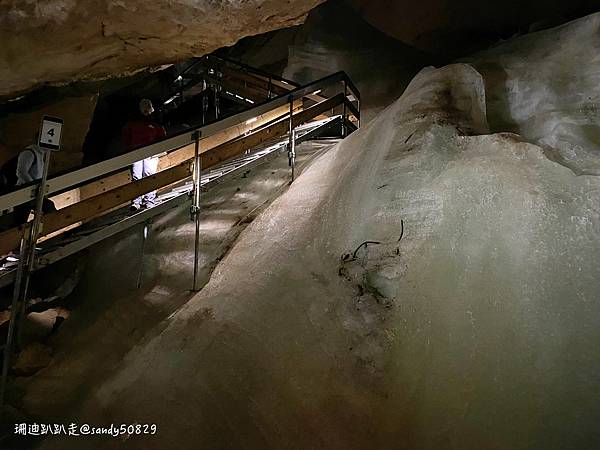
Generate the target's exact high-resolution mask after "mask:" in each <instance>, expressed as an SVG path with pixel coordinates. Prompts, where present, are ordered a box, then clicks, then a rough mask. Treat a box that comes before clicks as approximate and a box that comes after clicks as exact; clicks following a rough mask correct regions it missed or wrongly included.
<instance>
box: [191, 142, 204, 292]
mask: <svg viewBox="0 0 600 450" xmlns="http://www.w3.org/2000/svg"><path fill="white" fill-rule="evenodd" d="M192 139H194V141H195V151H194V202H193V205H192V208H191V212H192V217H193V219H194V220H195V222H196V234H195V236H194V281H193V285H192V291H194V292H198V291H199V289H198V265H199V259H200V190H201V189H202V185H201V179H202V159H201V157H200V132H199V131H196V132H194V133H193V134H192Z"/></svg>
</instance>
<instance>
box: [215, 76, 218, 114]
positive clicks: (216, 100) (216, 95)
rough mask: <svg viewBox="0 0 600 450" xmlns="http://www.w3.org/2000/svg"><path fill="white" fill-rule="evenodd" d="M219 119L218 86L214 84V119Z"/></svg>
mask: <svg viewBox="0 0 600 450" xmlns="http://www.w3.org/2000/svg"><path fill="white" fill-rule="evenodd" d="M218 119H219V86H218V85H217V84H215V120H218Z"/></svg>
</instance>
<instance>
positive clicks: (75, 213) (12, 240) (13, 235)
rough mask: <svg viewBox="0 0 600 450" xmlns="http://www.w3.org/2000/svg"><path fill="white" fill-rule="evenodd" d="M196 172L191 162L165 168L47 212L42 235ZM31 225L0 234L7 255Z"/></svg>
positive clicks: (0, 249) (0, 243) (1, 252)
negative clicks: (193, 171)
mask: <svg viewBox="0 0 600 450" xmlns="http://www.w3.org/2000/svg"><path fill="white" fill-rule="evenodd" d="M191 174H192V169H191V164H190V163H189V162H186V163H183V164H180V165H178V166H175V167H172V168H170V169H167V170H164V171H162V172H159V173H157V174H156V175H152V176H149V177H146V178H142V179H141V180H137V181H134V182H132V183H129V184H127V185H125V186H121V187H118V188H116V189H111V190H110V191H107V192H105V193H103V194H100V195H96V196H95V197H92V198H89V199H87V200H83V201H81V202H79V203H76V204H74V205H71V206H68V207H66V208H63V209H61V210H58V211H55V212H51V213H48V214H44V216H43V217H42V229H41V233H40V236H46V235H48V234H50V233H53V232H55V231H57V230H60V229H61V228H65V227H67V226H69V225H72V224H74V223H77V222H85V221H86V220H89V219H90V218H92V217H96V216H98V215H100V214H101V213H103V212H107V211H109V210H111V209H113V208H115V207H117V206H119V205H122V204H125V203H127V202H129V201H131V200H133V199H134V198H136V197H139V196H140V195H143V194H145V193H146V192H150V191H154V190H156V189H158V188H160V187H163V186H167V185H169V184H173V183H176V182H178V181H180V180H182V179H185V178H187V177H189V176H190V175H191ZM28 228H29V224H26V225H23V226H20V227H18V228H13V229H11V230H8V231H5V232H3V233H0V254H5V253H8V252H10V251H11V250H14V249H15V248H17V247H18V246H19V242H20V240H21V237H22V236H23V233H24V232H25V231H26V230H27V229H28Z"/></svg>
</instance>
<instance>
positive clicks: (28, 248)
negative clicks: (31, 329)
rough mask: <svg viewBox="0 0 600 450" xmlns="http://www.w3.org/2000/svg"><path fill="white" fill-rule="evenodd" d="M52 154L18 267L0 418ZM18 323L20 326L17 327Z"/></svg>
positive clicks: (46, 153)
mask: <svg viewBox="0 0 600 450" xmlns="http://www.w3.org/2000/svg"><path fill="white" fill-rule="evenodd" d="M50 154H51V151H50V150H44V169H43V172H42V179H41V180H40V183H39V187H38V192H37V196H36V203H35V213H34V214H35V215H34V217H33V222H32V223H31V227H30V228H29V230H28V231H29V233H27V232H25V235H24V236H23V239H22V240H21V248H20V252H19V266H18V269H17V270H18V271H17V278H16V280H15V286H14V290H13V301H12V305H11V311H10V322H9V324H8V335H7V337H6V346H5V347H4V361H3V365H2V379H1V380H0V414H2V408H3V406H4V396H5V393H6V382H7V378H8V368H9V366H10V362H11V358H12V353H13V352H12V349H13V344H14V340H15V339H14V336H15V333H16V334H17V338H18V339H17V341H20V335H21V329H22V328H23V317H24V316H25V311H26V305H27V295H28V291H29V278H30V276H31V272H32V271H33V265H34V263H35V245H36V243H37V240H38V236H39V231H40V224H41V222H42V207H43V205H44V198H45V197H46V181H47V180H48V167H49V165H50ZM17 322H18V323H17Z"/></svg>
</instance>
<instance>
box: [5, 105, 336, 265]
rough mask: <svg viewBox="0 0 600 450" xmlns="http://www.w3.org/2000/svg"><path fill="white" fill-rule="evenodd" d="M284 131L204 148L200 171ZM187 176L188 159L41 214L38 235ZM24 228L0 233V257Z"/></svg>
mask: <svg viewBox="0 0 600 450" xmlns="http://www.w3.org/2000/svg"><path fill="white" fill-rule="evenodd" d="M343 101H344V95H343V94H338V95H336V96H334V97H332V98H330V99H328V100H325V101H323V102H321V103H318V104H316V105H314V106H312V107H310V108H308V109H306V110H304V111H299V112H297V113H295V114H294V115H293V116H292V117H293V119H292V120H293V125H294V127H296V126H299V125H301V124H303V123H305V122H308V121H309V120H311V119H313V118H315V117H318V116H319V115H321V114H322V113H324V112H326V111H328V110H330V109H332V108H335V107H336V106H338V105H340V104H342V103H343ZM288 128H289V123H288V121H287V120H286V119H285V118H283V119H282V120H280V121H278V122H275V123H274V124H272V125H269V126H267V127H265V128H262V129H260V130H258V131H256V132H254V133H251V134H249V135H247V136H245V137H241V138H237V139H234V140H231V141H228V142H225V143H223V144H221V145H218V146H216V147H214V148H212V149H208V150H206V151H204V152H203V153H202V166H203V168H209V167H212V166H214V165H216V164H219V163H220V162H222V161H225V160H227V159H230V158H232V157H234V156H236V155H238V154H240V153H242V152H243V151H245V150H247V149H249V148H253V147H256V146H258V145H260V144H262V143H264V142H266V141H268V140H271V139H274V138H276V137H279V136H283V135H285V134H286V133H287V132H288ZM191 174H192V169H191V159H188V160H186V161H184V162H183V163H181V164H179V165H177V166H175V167H171V168H169V169H167V170H163V171H162V172H158V173H157V174H156V175H152V176H149V177H146V178H142V179H141V180H137V181H133V182H131V183H128V184H126V185H124V186H120V187H117V188H114V189H110V190H108V191H106V192H103V193H101V194H98V195H96V196H94V197H91V198H88V199H85V200H82V201H80V202H78V203H75V204H73V205H70V206H67V207H65V208H63V209H60V210H58V211H55V212H52V213H49V214H45V215H44V217H43V218H42V230H41V233H40V236H47V235H49V234H50V233H54V232H56V231H58V230H61V229H63V228H65V227H68V226H70V225H73V224H75V223H78V222H85V221H87V220H90V219H91V218H93V217H97V216H99V215H102V214H103V213H106V212H108V211H110V210H111V209H113V208H116V207H118V206H120V205H123V204H125V203H127V202H129V201H131V200H133V199H134V198H136V197H139V196H140V195H143V194H145V193H147V192H150V191H154V190H157V189H160V188H162V187H165V186H168V185H170V184H173V183H176V182H179V181H182V180H184V179H186V178H188V177H189V176H191ZM28 227H29V224H25V225H22V226H20V227H17V228H13V229H11V230H7V231H5V232H3V233H0V254H6V253H8V252H10V251H11V250H14V249H15V248H17V247H18V245H19V242H20V240H21V237H22V236H23V233H24V232H25V231H26V230H27V229H28Z"/></svg>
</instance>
